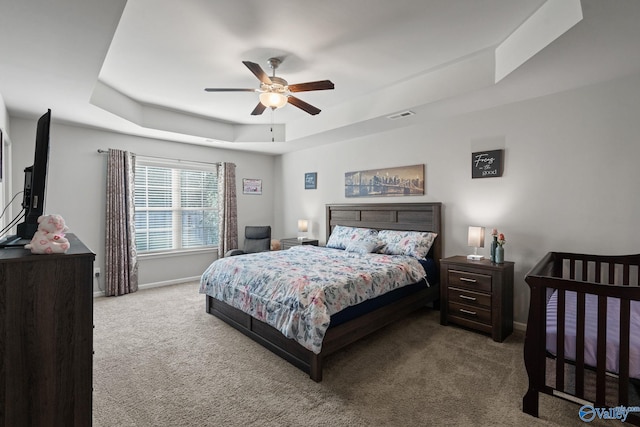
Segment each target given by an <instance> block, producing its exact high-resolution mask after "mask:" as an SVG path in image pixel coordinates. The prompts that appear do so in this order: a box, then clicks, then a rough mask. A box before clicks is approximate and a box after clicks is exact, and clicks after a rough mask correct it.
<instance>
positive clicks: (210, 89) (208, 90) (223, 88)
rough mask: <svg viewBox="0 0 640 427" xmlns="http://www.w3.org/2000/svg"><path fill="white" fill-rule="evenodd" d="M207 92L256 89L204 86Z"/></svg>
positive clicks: (251, 90)
mask: <svg viewBox="0 0 640 427" xmlns="http://www.w3.org/2000/svg"><path fill="white" fill-rule="evenodd" d="M204 90H205V91H207V92H257V91H258V90H257V89H237V88H225V87H206V88H204Z"/></svg>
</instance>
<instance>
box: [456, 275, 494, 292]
mask: <svg viewBox="0 0 640 427" xmlns="http://www.w3.org/2000/svg"><path fill="white" fill-rule="evenodd" d="M449 286H455V287H458V288H465V289H470V290H473V291H481V292H491V276H488V275H485V274H476V273H469V272H466V271H460V270H449Z"/></svg>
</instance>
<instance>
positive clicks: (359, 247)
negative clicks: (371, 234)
mask: <svg viewBox="0 0 640 427" xmlns="http://www.w3.org/2000/svg"><path fill="white" fill-rule="evenodd" d="M380 247H381V245H380V244H379V243H378V240H377V239H373V238H369V239H367V240H354V241H352V242H350V243H349V244H348V245H347V247H346V248H345V249H344V250H345V251H346V252H355V253H357V254H361V255H364V254H370V253H373V252H377V251H378V250H379V249H380Z"/></svg>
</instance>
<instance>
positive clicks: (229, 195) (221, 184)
mask: <svg viewBox="0 0 640 427" xmlns="http://www.w3.org/2000/svg"><path fill="white" fill-rule="evenodd" d="M218 214H219V215H220V218H219V221H218V231H219V233H218V236H219V239H220V242H219V243H218V258H222V257H224V254H225V252H227V251H228V250H230V249H237V248H238V208H237V202H236V165H235V164H234V163H227V162H222V163H221V164H220V166H219V167H218Z"/></svg>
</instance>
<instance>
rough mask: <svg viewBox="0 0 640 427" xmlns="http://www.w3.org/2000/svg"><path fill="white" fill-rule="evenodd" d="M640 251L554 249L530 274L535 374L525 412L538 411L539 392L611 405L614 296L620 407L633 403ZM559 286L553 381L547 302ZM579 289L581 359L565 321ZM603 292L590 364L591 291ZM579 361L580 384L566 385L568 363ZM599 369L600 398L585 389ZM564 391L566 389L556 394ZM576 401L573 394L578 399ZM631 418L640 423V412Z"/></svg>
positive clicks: (528, 349)
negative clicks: (570, 351)
mask: <svg viewBox="0 0 640 427" xmlns="http://www.w3.org/2000/svg"><path fill="white" fill-rule="evenodd" d="M639 266H640V255H623V256H598V255H586V254H575V253H561V252H550V253H548V254H547V255H546V256H545V257H543V258H542V259H541V260H540V261H539V262H538V264H536V265H535V266H534V267H533V269H532V270H531V271H530V272H529V273H528V274H527V276H526V278H525V280H526V282H527V284H528V285H529V288H530V290H531V300H530V306H529V317H528V323H527V332H526V337H525V345H524V359H525V367H526V370H527V374H528V376H529V389H528V391H527V393H526V394H525V396H524V398H523V411H524V412H526V413H528V414H530V415H533V416H536V417H537V416H538V406H539V402H538V401H539V398H538V396H539V395H538V394H539V393H545V394H550V395H558V394H560V395H565V396H573V397H575V398H577V399H579V401H583V402H591V403H592V404H593V405H594V406H596V407H608V406H610V405H607V400H609V401H611V396H607V394H606V392H607V377H608V376H610V373H609V372H607V368H606V351H607V343H606V334H607V310H608V304H609V302H610V301H611V300H608V298H617V299H619V301H620V319H619V321H620V328H619V343H620V345H619V361H618V367H619V369H618V372H617V377H618V379H617V398H615V399H614V400H615V402H616V406H620V405H622V406H626V407H628V406H629V380H630V378H629V347H630V302H631V301H640V283H639V281H640V279H639V276H640V273H639V271H640V270H639ZM554 291H557V313H556V315H557V324H556V329H557V331H556V354H555V374H554V380H555V381H553V384H548V381H547V367H546V364H547V356H548V352H547V336H546V334H547V331H546V325H547V303H548V301H549V299H550V297H551V295H552V293H553V292H554ZM569 291H572V292H575V293H576V302H577V305H576V308H577V312H576V321H575V322H576V342H575V358H573V359H572V358H568V357H567V355H566V354H565V332H566V330H565V320H566V316H567V313H566V310H565V308H566V297H567V292H569ZM587 295H595V296H597V319H598V321H597V343H596V363H595V366H591V365H588V364H587V363H585V357H584V354H585V324H586V321H585V319H586V317H587V315H589V314H590V313H587V312H586V309H585V307H586V304H585V301H586V298H587V297H586V296H587ZM567 364H571V365H572V366H573V373H574V378H575V384H574V385H573V387H572V389H571V390H568V389H567V388H566V386H565V380H566V378H565V367H566V366H567ZM593 372H595V390H596V391H595V399H588V398H587V396H586V394H585V378H586V374H587V373H591V374H593ZM556 392H560V393H556ZM572 400H573V399H572ZM636 405H638V404H637V403H636ZM627 421H630V422H632V423H634V424H636V425H640V413H636V414H631V415H630V416H629V418H628V420H627Z"/></svg>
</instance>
